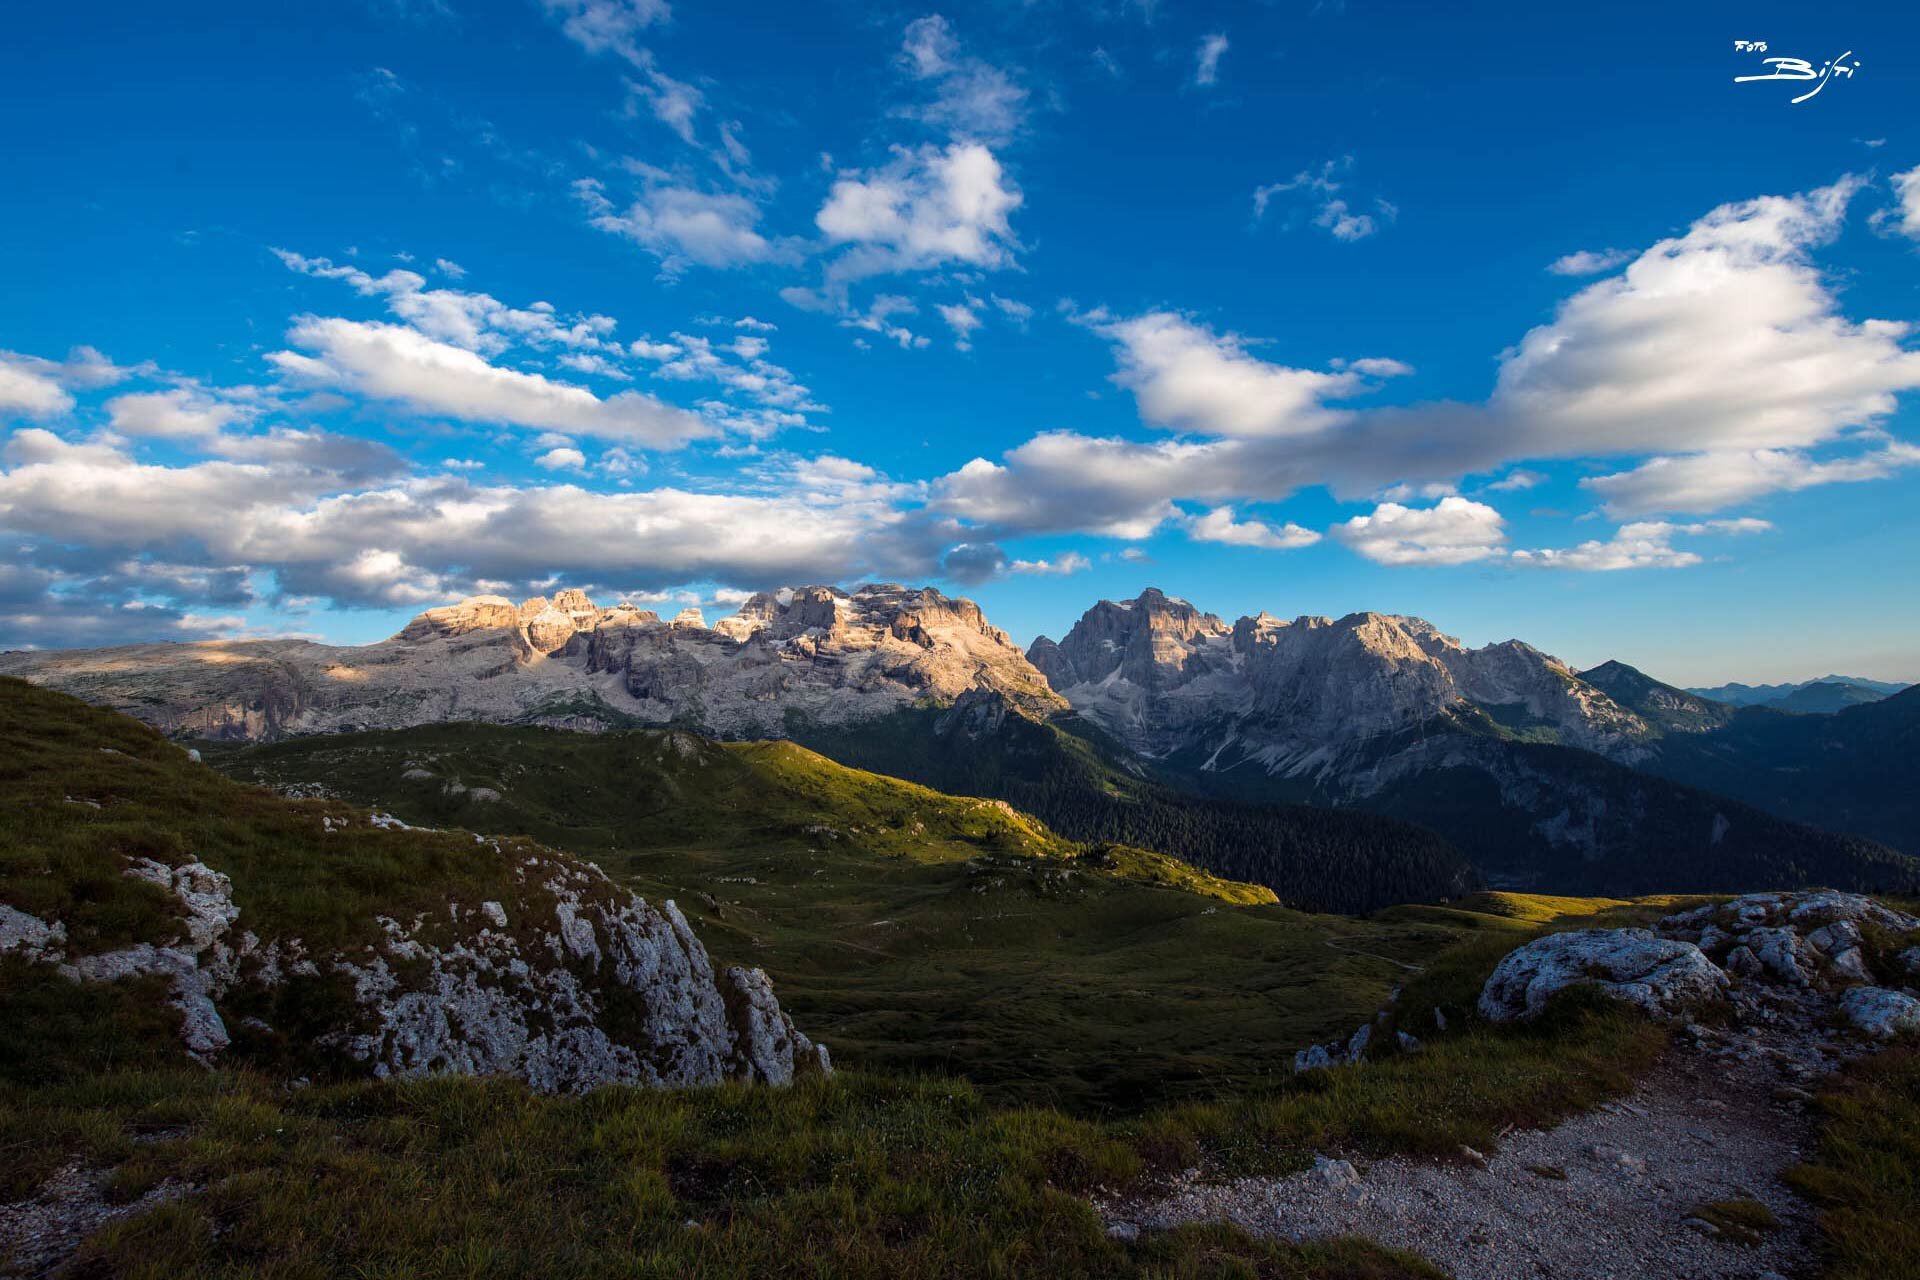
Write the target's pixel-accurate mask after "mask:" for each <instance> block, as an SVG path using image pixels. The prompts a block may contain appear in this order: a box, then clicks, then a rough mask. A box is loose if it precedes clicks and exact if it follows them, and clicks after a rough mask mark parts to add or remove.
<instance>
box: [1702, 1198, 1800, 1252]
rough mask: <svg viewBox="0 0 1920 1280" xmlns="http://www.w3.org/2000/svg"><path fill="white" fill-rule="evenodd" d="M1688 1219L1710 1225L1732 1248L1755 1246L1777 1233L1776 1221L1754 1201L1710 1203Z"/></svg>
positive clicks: (1770, 1213) (1771, 1214)
mask: <svg viewBox="0 0 1920 1280" xmlns="http://www.w3.org/2000/svg"><path fill="white" fill-rule="evenodd" d="M1688 1216H1689V1217H1694V1218H1698V1219H1700V1220H1701V1221H1702V1222H1707V1223H1711V1224H1712V1225H1713V1227H1714V1228H1715V1229H1716V1230H1718V1231H1719V1233H1720V1238H1721V1239H1722V1240H1730V1241H1732V1242H1733V1243H1734V1244H1745V1245H1756V1244H1759V1243H1760V1242H1761V1241H1763V1240H1765V1239H1766V1238H1767V1236H1768V1235H1769V1234H1770V1233H1772V1232H1775V1231H1778V1230H1779V1229H1780V1219H1778V1218H1776V1217H1774V1216H1773V1210H1771V1209H1769V1208H1767V1206H1765V1205H1764V1204H1761V1203H1760V1202H1759V1201H1758V1200H1747V1199H1740V1200H1714V1201H1710V1202H1708V1203H1707V1204H1703V1205H1701V1206H1699V1207H1698V1208H1696V1209H1695V1210H1694V1211H1693V1212H1692V1213H1691V1214H1690V1215H1688Z"/></svg>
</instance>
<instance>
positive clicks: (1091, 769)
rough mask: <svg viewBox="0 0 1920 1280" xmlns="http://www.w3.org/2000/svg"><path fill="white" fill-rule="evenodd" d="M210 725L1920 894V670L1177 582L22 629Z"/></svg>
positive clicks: (1286, 851) (130, 701)
mask: <svg viewBox="0 0 1920 1280" xmlns="http://www.w3.org/2000/svg"><path fill="white" fill-rule="evenodd" d="M0 674H6V675H15V676H20V677H24V678H26V679H28V680H30V681H33V682H35V683H39V684H42V685H45V686H48V687H50V688H54V689H58V690H61V691H64V692H69V693H73V694H76V695H78V696H80V697H82V698H85V699H87V700H89V701H92V702H95V703H97V704H100V705H104V706H108V707H112V708H115V709H117V710H121V711H124V712H126V713H128V714H131V715H133V716H136V717H137V718H139V719H142V720H144V721H146V722H147V723H149V724H151V725H153V726H154V727H156V728H158V729H160V730H161V731H162V732H164V733H167V734H169V735H172V736H174V737H176V738H181V739H203V740H204V739H211V740H221V741H241V742H274V741H280V740H285V739H291V738H300V737H305V736H308V735H314V734H327V733H343V732H355V731H364V730H383V729H399V728H408V727H413V726H422V725H432V724H441V723H452V722H481V723H492V724H502V725H523V726H543V727H550V728H557V729H566V730H579V731H594V732H604V731H608V730H616V729H630V728H642V727H658V726H672V727H675V728H679V729H683V730H687V731H691V732H694V733H697V734H700V735H703V736H705V737H707V738H711V739H717V740H732V741H742V740H757V739H791V740H793V741H796V742H799V743H802V744H804V745H806V746H809V747H811V748H813V749H814V750H817V751H820V752H821V753H823V754H824V755H826V756H828V757H830V758H832V759H835V760H838V761H841V762H842V763H845V764H850V765H854V766H856V767H859V768H864V769H870V770H873V771H875V772H880V773H886V774H891V775H893V776H896V777H900V778H903V779H906V780H909V781H914V782H919V783H923V784H925V785H929V786H935V787H938V788H941V789H943V790H946V791H951V792H957V793H960V794H967V795H976V796H982V797H987V798H992V799H999V800H1005V801H1008V802H1010V803H1012V804H1014V805H1016V806H1018V807H1020V808H1021V809H1023V810H1025V811H1027V812H1030V813H1033V814H1034V815H1035V816H1037V817H1039V818H1040V819H1042V820H1043V821H1045V822H1047V823H1049V824H1050V825H1051V826H1052V827H1054V828H1055V829H1056V830H1058V831H1059V832H1060V833H1061V834H1062V835H1064V836H1066V837H1068V838H1071V839H1075V840H1089V841H1102V840H1104V841H1113V842H1117V843H1122V844H1129V845H1135V846H1142V847H1149V848H1154V849H1158V850H1161V851H1163V852H1167V853H1171V854H1173V855H1174V856H1176V857H1180V858H1183V859H1186V860H1187V861H1189V862H1191V863H1193V864H1195V865H1197V866H1201V867H1204V868H1206V869H1208V870H1210V871H1213V872H1215V873H1217V874H1221V875H1226V876H1230V877H1233V878H1236V879H1241V880H1247V881H1251V882H1254V883H1258V884H1262V885H1265V886H1267V887H1269V888H1272V889H1273V890H1274V891H1275V892H1277V893H1278V894H1279V895H1280V896H1281V897H1282V899H1284V900H1286V901H1290V902H1296V903H1299V904H1301V905H1305V906H1311V907H1317V908H1323V909H1336V910H1366V909H1370V908H1372V907H1376V906H1380V905H1384V904H1386V903H1390V902H1396V901H1407V900H1423V899H1424V900H1436V899H1440V898H1445V897H1451V896H1458V895H1459V894H1461V893H1465V892H1469V891H1471V890H1472V889H1473V888H1474V887H1476V886H1477V885H1478V884H1480V883H1483V882H1484V883H1491V884H1493V885H1496V886H1502V887H1507V888H1514V889H1526V890H1536V891H1551V892H1577V893H1596V894H1633V893H1644V892H1653V891H1677V890H1686V891H1736V890H1741V889H1747V888H1752V887H1759V886H1765V887H1784V886H1793V885H1803V884H1813V883H1820V884H1830V885H1834V886H1837V887H1842V888H1848V889H1861V890H1881V891H1885V890H1907V889H1912V888H1914V887H1915V886H1920V861H1916V858H1915V857H1914V854H1915V852H1916V851H1920V814H1916V812H1915V802H1914V800H1913V798H1912V797H1913V794H1914V792H1915V790H1916V789H1915V788H1914V787H1912V786H1911V785H1910V784H1908V783H1907V778H1906V774H1907V768H1906V765H1905V763H1904V761H1905V760H1906V759H1908V758H1910V747H1911V745H1912V744H1913V741H1914V737H1915V733H1916V725H1920V691H1916V690H1907V691H1905V692H1903V693H1898V694H1894V695H1893V696H1890V697H1887V698H1885V699H1883V700H1880V701H1876V702H1871V703H1866V704H1862V705H1858V706H1850V707H1847V708H1846V709H1844V710H1842V711H1840V712H1839V713H1837V714H1831V715H1828V714H1814V715H1796V714H1788V713H1786V712H1782V711H1777V710H1773V709H1770V708H1765V707H1757V708H1735V707H1732V706H1729V705H1727V704H1723V703H1719V702H1716V701H1713V700H1711V699H1707V698H1704V697H1701V696H1699V695H1698V694H1694V693H1689V692H1687V691H1685V690H1682V689H1678V688H1675V687H1673V686H1670V685H1665V684H1662V683H1660V682H1658V681H1656V680H1653V679H1651V678H1650V677H1647V676H1645V675H1643V674H1642V673H1640V672H1638V671H1635V670H1634V669H1633V668H1631V667H1628V666H1626V665H1624V664H1621V663H1607V664H1603V665H1602V666H1601V667H1597V668H1594V669H1592V670H1590V671H1587V672H1579V671H1575V670H1574V669H1572V668H1571V667H1569V666H1568V665H1566V664H1565V663H1563V662H1561V661H1559V660H1558V659H1556V658H1553V657H1551V656H1549V655H1547V654H1545V653H1542V652H1540V651H1539V650H1537V649H1535V648H1533V647H1531V646H1529V645H1527V644H1525V643H1524V642H1522V641H1518V640H1509V641H1506V642H1503V643H1498V644H1491V645H1487V646H1484V647H1482V648H1477V649H1476V648H1469V647H1467V646H1465V645H1463V644H1461V643H1460V642H1459V641H1457V640H1455V639H1453V638H1452V637H1450V636H1448V635H1446V634H1445V633H1444V632H1442V631H1440V630H1439V629H1438V628H1437V627H1435V626H1434V625H1433V624H1432V623H1430V622H1427V621H1425V620H1422V619H1419V618H1412V617H1405V616H1399V615H1391V614H1380V613H1359V614H1351V615H1348V616H1346V617H1343V618H1338V619H1333V618H1325V617H1315V616H1302V617H1296V618H1293V619H1291V620H1286V619H1281V618H1278V617H1275V616H1273V615H1271V614H1266V613H1261V614H1257V615H1254V616H1251V617H1243V618H1240V619H1238V620H1236V621H1233V622H1228V621H1226V620H1224V619H1222V618H1220V617H1217V616H1215V615H1212V614H1209V613H1205V612H1203V611H1202V610H1200V609H1198V608H1196V607H1195V606H1193V605H1191V604H1189V603H1188V602H1186V601H1184V600H1180V599H1178V598H1175V597H1172V596H1168V595H1165V594H1164V593H1162V592H1160V591H1157V590H1148V591H1145V592H1143V593H1142V594H1141V595H1140V596H1139V597H1137V598H1135V599H1133V600H1126V601H1101V602H1099V603H1097V604H1095V605H1094V606H1093V607H1092V608H1091V609H1089V610H1088V611H1087V612H1086V613H1085V614H1084V615H1083V616H1082V617H1081V618H1080V619H1079V621H1078V622H1076V623H1075V625H1074V626H1073V627H1072V629H1071V630H1070V631H1069V632H1068V633H1067V634H1066V635H1065V636H1063V637H1062V638H1060V639H1059V640H1057V641H1056V640H1053V639H1050V638H1047V637H1044V636H1043V637H1040V638H1038V639H1036V640H1035V641H1034V642H1033V643H1032V645H1030V646H1029V647H1028V648H1027V649H1026V650H1025V651H1024V652H1023V651H1022V650H1021V649H1020V648H1019V647H1018V646H1016V645H1015V644H1014V643H1013V641H1012V639H1011V638H1010V637H1009V636H1008V635H1007V634H1006V633H1005V632H1004V631H1002V630H1000V629H999V628H997V627H995V626H993V625H992V623H991V622H989V621H988V619H987V618H986V616H985V615H984V614H983V613H982V611H981V610H980V609H979V607H978V606H977V605H975V604H974V603H973V602H971V601H969V600H965V599H959V598H952V597H948V596H946V595H944V594H942V593H941V592H939V591H936V590H934V589H931V588H918V589H913V588H907V587H902V586H898V585H894V584H870V585H866V586H862V587H859V588H857V589H855V590H853V591H851V592H847V591H842V590H839V589H837V588H833V587H823V586H812V587H798V588H791V589H783V590H780V591H775V592H766V593H762V594H760V595H756V596H754V597H752V598H751V599H750V600H749V601H747V602H746V603H745V604H744V605H743V606H742V607H741V608H740V609H739V611H738V612H737V613H735V614H734V615H732V616H730V617H726V618H721V619H717V620H715V621H713V622H712V623H711V624H709V623H708V622H707V621H706V619H705V618H704V617H702V616H701V615H700V614H699V613H698V612H697V611H694V610H687V611H683V612H682V613H681V614H679V615H678V616H676V617H673V618H662V617H660V616H659V615H658V614H656V613H654V612H652V611H649V610H643V609H638V608H635V607H633V606H631V605H627V604H621V605H617V606H614V607H602V606H600V605H598V604H596V603H595V602H594V601H592V600H591V599H590V598H589V597H588V596H587V595H585V594H584V593H583V592H580V591H575V590H565V591H560V592H558V593H556V594H555V595H553V596H552V597H551V598H547V597H535V598H533V599H530V600H528V601H525V602H523V603H521V604H517V605H516V604H514V603H513V602H511V601H509V600H507V599H505V598H504V597H498V596H479V597H473V598H470V599H467V600H464V601H461V602H459V603H457V604H453V605H449V606H445V607H441V608H435V609H429V610H427V611H426V612H424V613H422V614H421V615H419V616H418V617H417V618H415V619H414V620H413V621H412V622H411V623H409V624H408V625H407V626H406V627H404V628H403V629H402V630H401V631H400V632H399V633H398V634H397V635H395V636H393V637H392V638H390V639H388V640H384V641H381V642H378V643H376V644H370V645H364V646H351V647H343V646H330V645H324V644H318V643H314V642H311V641H305V640H262V641H226V642H208V643H198V644H156V645H131V646H123V647H115V648H106V649H92V650H70V651H29V652H10V653H6V654H0Z"/></svg>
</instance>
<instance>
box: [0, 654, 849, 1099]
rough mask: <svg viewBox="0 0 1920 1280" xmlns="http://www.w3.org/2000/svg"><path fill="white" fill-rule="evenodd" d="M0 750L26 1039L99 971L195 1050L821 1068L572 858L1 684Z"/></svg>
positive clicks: (685, 1080) (332, 1065)
mask: <svg viewBox="0 0 1920 1280" xmlns="http://www.w3.org/2000/svg"><path fill="white" fill-rule="evenodd" d="M0 762H3V763H0V829H4V830H5V831H6V832H7V833H8V834H7V836H6V838H5V840H4V842H0V965H4V967H5V973H6V977H7V981H6V982H5V983H4V984H0V988H3V989H4V991H5V995H4V997H0V1005H12V1006H13V1009H12V1011H11V1012H10V1013H9V1016H8V1023H9V1025H10V1026H12V1027H14V1028H15V1029H16V1033H19V1034H27V1035H28V1037H29V1038H30V1039H47V1040H53V1039H57V1038H58V1034H59V1033H58V1032H56V1031H48V1032H47V1033H46V1035H45V1036H44V1037H37V1036H35V1035H33V1034H32V1017H33V1011H34V1010H36V1009H48V1008H57V1007H58V1006H59V1005H60V1004H61V1003H62V1002H63V999H72V997H62V995H61V992H62V990H69V991H71V990H72V989H73V988H74V987H76V986H79V987H96V986H97V987H103V988H105V989H106V990H107V991H108V992H109V994H110V995H111V996H112V997H114V998H118V999H121V1000H123V1001H124V1002H126V1004H127V1005H128V1006H129V1008H133V1007H137V1006H139V1005H141V1004H142V1003H143V1002H145V1001H148V1000H150V999H153V998H156V997H157V998H158V999H160V1000H163V1001H164V1002H165V1004H166V1005H167V1006H168V1007H169V1008H170V1009H171V1011H172V1014H173V1017H172V1018H171V1019H170V1020H171V1021H172V1022H174V1023H175V1024H176V1025H175V1028H174V1033H175V1034H177V1036H178V1042H179V1047H178V1050H176V1052H180V1051H184V1052H185V1053H188V1054H191V1055H192V1056H194V1057H196V1058H198V1059H200V1060H202V1061H205V1062H213V1061H215V1060H226V1059H230V1058H231V1059H236V1060H243V1061H253V1062H257V1063H262V1064H268V1065H273V1066H284V1067H287V1068H289V1069H292V1070H296V1071H300V1072H307V1071H315V1070H330V1071H345V1072H347V1073H356V1072H365V1073H371V1074H372V1075H374V1076H379V1077H386V1076H401V1077H405V1076H418V1075H428V1074H439V1073H446V1072H452V1073H460V1074H474V1075H478V1074H493V1073H502V1074H508V1075H513V1076H516V1077H519V1078H521V1079H523V1080H525V1081H527V1082H528V1083H529V1084H531V1085H533V1086H534V1087H535V1088H538V1089H541V1090H546V1091H581V1090H586V1089H591V1088H593V1087H595V1086H598V1085H603V1084H631V1085H647V1086H685V1085H703V1084H715V1083H719V1082H721V1081H724V1080H744V1081H764V1082H768V1083H774V1084H783V1083H787V1082H789V1081H791V1080H792V1079H794V1077H795V1076H796V1075H797V1074H803V1073H806V1072H810V1071H818V1070H824V1069H826V1068H827V1067H828V1060H827V1055H826V1051H825V1049H824V1048H823V1047H821V1046H817V1045H815V1044H813V1043H812V1042H811V1041H810V1040H809V1039H808V1038H807V1037H806V1036H805V1035H803V1034H802V1033H801V1032H799V1031H798V1030H797V1029H796V1028H795V1027H794V1026H793V1024H792V1022H791V1020H790V1019H789V1018H788V1017H787V1016H786V1015H785V1014H784V1013H783V1012H782V1010H781V1008H780V1005H779V1002H778V1001H777V1000H776V999H775V997H774V994H773V991H772V988H771V985H770V984H769V982H768V980H767V978H766V975H765V974H764V973H762V972H760V971H759V970H756V969H745V968H725V969H721V968H718V967H716V966H715V965H714V963H713V961H712V960H711V959H710V957H709V956H708V954H707V952H706V949H705V948H704V947H703V946H702V945H701V943H700V940H699V939H698V938H697V937H695V936H694V934H693V931H692V930H691V929H690V928H689V927H688V925H687V922H686V919H685V918H684V917H683V916H682V915H681V913H680V912H679V910H678V909H677V908H676V907H675V906H674V904H673V903H672V902H666V903H663V904H662V905H661V906H659V907H657V908H656V907H655V906H653V905H651V904H649V903H647V902H645V901H643V900H641V899H639V898H637V897H635V896H634V895H633V894H631V893H629V892H627V891H626V890H624V889H622V888H620V887H619V886H617V885H616V884H614V883H613V882H612V881H611V880H609V879H608V878H607V877H606V876H605V875H604V874H603V873H602V872H601V871H600V869H599V868H598V867H596V866H594V865H593V864H591V863H588V862H585V861H582V860H580V859H578V858H575V857H573V856H571V855H569V854H565V853H559V852H555V851H553V850H551V849H547V848H544V847H542V846H540V845H537V844H535V843H533V842H531V841H528V840H520V839H508V840H498V839H489V838H485V837H481V836H477V835H473V834H470V833H468V832H463V831H431V830H424V829H419V828H413V827H408V826H407V825H406V824H404V823H402V822H400V821H398V820H397V819H393V818H390V817H387V816H386V815H383V814H378V813H372V814H370V813H367V812H366V811H364V810H356V809H352V808H349V807H347V806H345V805H342V804H337V803H330V802H325V801H293V800H287V799H283V798H281V797H278V796H273V795H270V794H268V793H265V792H262V791H259V790H257V789H254V788H250V787H245V786H242V785H240V784H237V783H234V782H231V781H229V780H227V779H226V778H223V777H221V776H220V775H218V774H216V773H214V772H213V771H212V770H210V769H208V768H206V767H205V766H203V765H201V764H200V763H198V762H197V761H196V760H194V759H193V758H191V756H190V753H188V752H187V751H184V750H182V749H181V748H179V747H177V746H174V745H173V744H171V743H169V742H167V741H166V740H165V739H164V738H162V737H160V736H159V735H158V734H157V733H155V732H154V731H152V730H150V729H147V728H145V727H144V726H141V725H138V724H136V723H135V722H133V721H131V720H129V719H127V718H125V717H122V716H118V715H114V714H112V713H110V712H106V711H102V710H99V709H96V708H91V707H87V706H85V705H84V704H81V703H79V702H77V701H75V700H73V699H71V698H68V697H65V696H62V695H59V694H54V693H50V692H47V691H45V690H40V689H36V688H33V687H32V686H29V685H26V684H23V683H21V682H19V681H15V680H0ZM140 1023H141V1018H139V1017H138V1016H133V1015H129V1017H128V1021H127V1025H129V1026H136V1025H140ZM23 1024H24V1026H25V1027H26V1030H24V1031H23V1030H22V1027H23ZM148 1048H149V1049H151V1048H152V1046H148ZM57 1059H58V1055H57V1054H51V1055H48V1060H54V1061H57Z"/></svg>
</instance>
